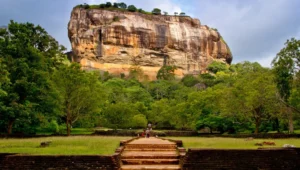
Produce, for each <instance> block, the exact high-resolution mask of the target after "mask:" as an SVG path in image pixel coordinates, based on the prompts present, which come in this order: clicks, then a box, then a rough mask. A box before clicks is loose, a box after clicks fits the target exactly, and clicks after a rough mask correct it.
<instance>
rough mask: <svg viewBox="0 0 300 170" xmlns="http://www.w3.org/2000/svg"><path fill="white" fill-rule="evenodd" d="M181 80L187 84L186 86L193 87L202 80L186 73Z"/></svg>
mask: <svg viewBox="0 0 300 170" xmlns="http://www.w3.org/2000/svg"><path fill="white" fill-rule="evenodd" d="M181 82H182V83H183V84H184V85H185V86H186V87H193V86H195V85H196V84H197V83H200V81H199V80H198V79H197V78H196V77H195V76H193V75H190V74H188V75H185V76H184V77H183V78H182V79H181Z"/></svg>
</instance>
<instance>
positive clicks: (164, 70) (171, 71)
mask: <svg viewBox="0 0 300 170" xmlns="http://www.w3.org/2000/svg"><path fill="white" fill-rule="evenodd" d="M176 69H177V67H176V66H162V67H161V68H160V69H159V70H158V72H157V75H156V78H157V79H162V80H174V79H175V70H176Z"/></svg>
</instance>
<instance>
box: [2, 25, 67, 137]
mask: <svg viewBox="0 0 300 170" xmlns="http://www.w3.org/2000/svg"><path fill="white" fill-rule="evenodd" d="M0 44H1V45H0V56H1V60H2V61H1V63H0V64H1V67H3V66H5V67H4V69H5V70H1V72H2V73H3V75H2V76H4V77H3V79H4V84H1V88H2V91H4V92H5V93H4V94H5V95H0V117H1V119H2V121H4V122H5V123H4V124H3V125H1V126H6V130H7V133H8V134H11V133H12V131H13V128H14V127H19V128H15V130H16V131H19V132H24V131H27V132H29V131H30V132H32V133H34V131H35V127H36V126H38V124H39V122H40V121H39V119H38V118H39V117H42V116H47V115H52V114H55V113H56V109H57V108H58V105H57V103H56V102H55V98H57V96H56V95H55V91H54V88H53V86H52V84H51V81H50V79H49V77H50V76H49V74H50V73H51V72H52V71H53V69H55V68H56V67H58V66H59V65H60V64H61V61H62V60H61V58H63V57H64V55H63V50H64V49H65V48H64V47H62V46H60V45H59V44H58V43H57V41H55V40H54V39H53V38H52V37H51V36H50V35H49V34H48V33H47V32H46V31H45V30H44V29H43V28H42V27H40V26H35V25H34V24H31V23H16V22H14V21H11V22H10V24H9V25H8V29H7V30H6V29H5V30H1V33H0ZM2 64H3V65H2ZM0 77H1V76H0ZM14 125H18V126H14Z"/></svg>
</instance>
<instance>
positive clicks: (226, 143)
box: [169, 137, 300, 149]
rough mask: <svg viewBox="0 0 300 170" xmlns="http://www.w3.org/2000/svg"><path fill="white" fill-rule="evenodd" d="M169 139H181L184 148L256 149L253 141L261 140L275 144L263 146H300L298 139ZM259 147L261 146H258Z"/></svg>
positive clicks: (258, 141)
mask: <svg viewBox="0 0 300 170" xmlns="http://www.w3.org/2000/svg"><path fill="white" fill-rule="evenodd" d="M169 139H175V140H182V142H183V145H184V147H185V148H186V149H188V148H214V149H257V148H258V146H255V145H254V144H255V143H261V142H263V141H270V142H275V144H276V146H264V147H268V148H269V147H282V146H283V145H284V144H291V145H295V146H296V147H300V139H294V138H290V139H253V140H249V141H246V140H245V139H242V138H219V137H215V138H202V137H170V138H169ZM260 147H261V146H260Z"/></svg>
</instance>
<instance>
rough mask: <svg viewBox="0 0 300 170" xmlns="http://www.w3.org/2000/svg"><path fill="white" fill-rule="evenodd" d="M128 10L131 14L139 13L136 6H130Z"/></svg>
mask: <svg viewBox="0 0 300 170" xmlns="http://www.w3.org/2000/svg"><path fill="white" fill-rule="evenodd" d="M127 9H128V11H130V12H136V11H137V8H136V7H135V6H134V5H129V6H128V8H127Z"/></svg>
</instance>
